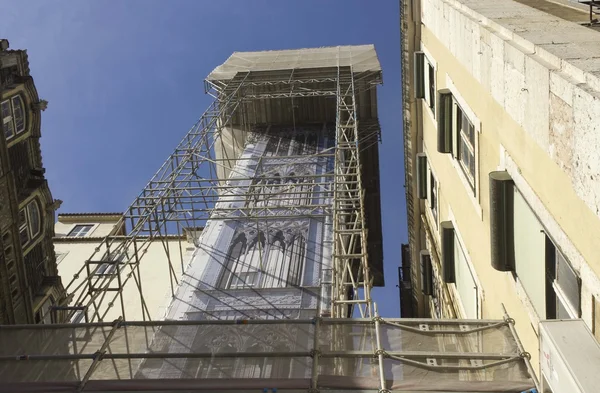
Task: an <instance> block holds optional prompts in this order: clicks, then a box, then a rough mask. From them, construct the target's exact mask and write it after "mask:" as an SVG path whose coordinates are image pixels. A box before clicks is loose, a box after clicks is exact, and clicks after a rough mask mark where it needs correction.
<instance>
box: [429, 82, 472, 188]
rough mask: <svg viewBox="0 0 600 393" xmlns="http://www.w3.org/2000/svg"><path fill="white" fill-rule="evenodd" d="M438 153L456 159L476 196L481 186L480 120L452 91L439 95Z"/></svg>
mask: <svg viewBox="0 0 600 393" xmlns="http://www.w3.org/2000/svg"><path fill="white" fill-rule="evenodd" d="M438 98H439V102H440V110H439V116H438V152H440V153H450V154H452V157H453V158H454V159H455V160H456V162H457V164H458V166H459V167H460V169H461V172H462V174H463V175H464V178H465V180H466V182H467V183H468V185H469V187H470V188H471V191H472V192H473V194H475V193H476V188H477V187H476V185H477V178H478V173H477V170H478V168H477V154H478V149H477V134H478V126H477V125H476V124H477V119H476V118H475V116H474V115H473V114H472V112H471V111H470V109H468V108H466V105H465V104H464V103H461V102H459V101H462V100H459V99H457V97H456V96H454V95H453V94H452V93H451V92H450V91H448V90H446V91H443V92H440V94H439V97H438Z"/></svg>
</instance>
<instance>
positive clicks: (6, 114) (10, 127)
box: [0, 95, 25, 140]
mask: <svg viewBox="0 0 600 393" xmlns="http://www.w3.org/2000/svg"><path fill="white" fill-rule="evenodd" d="M0 114H1V115H2V125H3V126H4V134H5V135H6V139H7V140H8V139H10V138H12V137H14V136H15V135H17V134H20V133H22V132H23V131H25V108H24V106H23V99H22V98H21V96H20V95H16V96H13V97H11V98H9V99H7V100H5V101H2V102H1V103H0Z"/></svg>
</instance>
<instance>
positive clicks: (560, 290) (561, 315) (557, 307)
mask: <svg viewBox="0 0 600 393" xmlns="http://www.w3.org/2000/svg"><path fill="white" fill-rule="evenodd" d="M580 292H581V284H580V280H579V277H578V276H577V273H575V271H574V270H573V268H571V266H570V265H569V263H568V262H567V261H566V259H565V257H564V256H563V255H562V253H561V252H560V250H558V249H557V248H556V246H555V245H554V243H553V242H552V240H550V238H548V237H546V319H570V318H579V315H580V312H579V309H580V306H581V299H580Z"/></svg>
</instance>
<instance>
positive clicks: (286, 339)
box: [0, 320, 533, 392]
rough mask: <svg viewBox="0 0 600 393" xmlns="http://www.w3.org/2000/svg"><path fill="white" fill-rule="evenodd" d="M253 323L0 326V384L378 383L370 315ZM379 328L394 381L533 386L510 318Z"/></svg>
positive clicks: (415, 386)
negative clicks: (350, 318) (506, 321)
mask: <svg viewBox="0 0 600 393" xmlns="http://www.w3.org/2000/svg"><path fill="white" fill-rule="evenodd" d="M257 322H258V321H251V323H249V324H245V323H238V324H234V323H228V324H218V323H217V324H185V323H181V324H167V325H160V322H156V325H154V326H139V324H138V325H130V324H129V323H124V324H121V325H120V326H119V327H113V326H98V325H96V326H89V325H71V326H68V327H64V326H63V327H55V326H52V325H46V326H44V327H42V328H39V327H37V328H19V329H16V328H11V327H1V328H0V359H1V360H0V380H1V381H3V384H2V385H0V391H11V392H15V391H69V390H72V389H73V387H74V386H75V387H76V386H77V384H78V383H79V382H80V381H82V380H84V379H86V385H85V386H86V390H110V391H131V390H136V391H144V390H156V389H164V390H165V391H175V390H177V391H186V390H188V389H190V390H220V391H221V390H222V391H226V390H232V391H233V390H235V391H237V392H243V391H245V390H244V389H259V388H260V389H262V388H265V387H273V388H278V389H280V390H286V391H295V390H298V389H300V390H298V391H306V390H305V389H308V388H309V387H310V386H311V381H315V380H316V381H317V384H318V386H319V388H321V389H338V391H340V392H341V391H350V390H375V391H376V390H378V389H379V387H380V374H379V373H380V365H379V361H378V357H377V356H376V354H377V353H378V352H377V350H378V345H377V332H376V327H375V323H373V322H372V321H366V320H355V321H348V320H337V321H336V320H322V321H320V322H319V324H315V323H314V321H289V320H288V321H281V322H280V321H269V323H267V321H264V322H263V323H260V322H258V323H257ZM286 322H287V323H286ZM390 322H391V323H390ZM133 324H135V323H133ZM379 326H380V329H379V338H380V343H381V349H383V351H384V352H383V354H384V361H383V364H382V366H381V369H382V370H383V374H384V378H385V380H386V385H387V388H389V389H392V390H393V391H425V390H429V391H436V390H438V391H463V392H469V391H473V392H475V391H493V392H518V391H523V390H525V389H527V388H530V387H533V382H532V380H531V378H530V377H529V374H528V372H527V368H526V364H525V361H524V360H523V359H522V358H520V357H519V353H518V348H517V345H516V342H515V339H514V337H513V336H512V334H511V331H510V329H509V326H508V325H507V324H498V323H496V324H493V323H489V322H482V323H480V324H477V323H472V322H471V323H469V324H463V325H461V324H460V323H459V321H456V323H452V324H449V323H443V324H439V323H436V322H435V321H433V320H432V321H430V322H429V323H422V321H420V322H419V323H416V322H415V323H411V322H410V320H395V321H382V322H381V323H380V324H379ZM482 327H486V328H485V329H480V328H482ZM315 334H316V337H315ZM315 343H316V345H317V347H316V348H315ZM99 354H102V355H101V356H100V355H99ZM315 355H317V356H315ZM95 359H96V360H95ZM315 363H316V364H315ZM86 375H87V377H89V378H86ZM36 383H37V384H36ZM248 391H252V390H248Z"/></svg>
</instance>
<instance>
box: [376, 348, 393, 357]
mask: <svg viewBox="0 0 600 393" xmlns="http://www.w3.org/2000/svg"><path fill="white" fill-rule="evenodd" d="M379 355H382V356H383V357H384V358H388V357H390V355H388V353H387V352H386V351H385V350H384V349H377V350H375V356H379Z"/></svg>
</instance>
